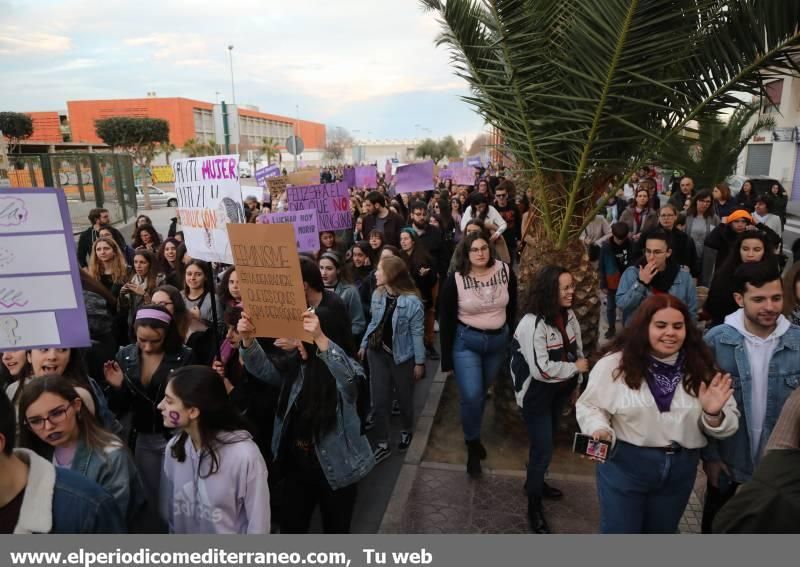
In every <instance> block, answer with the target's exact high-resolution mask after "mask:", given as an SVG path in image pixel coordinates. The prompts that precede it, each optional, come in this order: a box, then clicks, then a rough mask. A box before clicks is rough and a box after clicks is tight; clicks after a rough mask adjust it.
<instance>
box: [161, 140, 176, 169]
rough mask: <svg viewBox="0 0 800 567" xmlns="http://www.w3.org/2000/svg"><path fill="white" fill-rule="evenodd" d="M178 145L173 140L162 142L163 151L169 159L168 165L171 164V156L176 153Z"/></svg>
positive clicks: (167, 159) (165, 157) (166, 158)
mask: <svg viewBox="0 0 800 567" xmlns="http://www.w3.org/2000/svg"><path fill="white" fill-rule="evenodd" d="M177 149H178V148H177V146H176V145H175V144H173V143H171V142H167V143H166V144H161V153H163V154H164V159H165V160H166V161H167V165H169V156H170V154H173V153H175V150H177Z"/></svg>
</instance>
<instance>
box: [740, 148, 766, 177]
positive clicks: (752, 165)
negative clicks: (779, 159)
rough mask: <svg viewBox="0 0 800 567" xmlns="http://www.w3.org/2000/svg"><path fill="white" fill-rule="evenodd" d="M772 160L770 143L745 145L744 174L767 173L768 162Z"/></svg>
mask: <svg viewBox="0 0 800 567" xmlns="http://www.w3.org/2000/svg"><path fill="white" fill-rule="evenodd" d="M771 160H772V144H750V145H748V146H747V163H746V164H745V166H744V174H745V175H748V176H749V175H769V163H770V161H771Z"/></svg>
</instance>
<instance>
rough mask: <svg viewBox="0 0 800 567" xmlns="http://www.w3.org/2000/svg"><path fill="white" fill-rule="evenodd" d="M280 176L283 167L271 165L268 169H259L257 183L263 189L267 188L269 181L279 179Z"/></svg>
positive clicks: (256, 174)
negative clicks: (272, 178)
mask: <svg viewBox="0 0 800 567" xmlns="http://www.w3.org/2000/svg"><path fill="white" fill-rule="evenodd" d="M280 174H281V167H280V166H279V165H269V166H267V167H262V168H261V169H257V170H256V172H255V175H254V177H255V178H256V183H258V184H259V185H260V186H261V187H266V185H267V179H269V178H270V177H278V176H279V175H280Z"/></svg>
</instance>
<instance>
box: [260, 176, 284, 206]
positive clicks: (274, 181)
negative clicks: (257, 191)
mask: <svg viewBox="0 0 800 567" xmlns="http://www.w3.org/2000/svg"><path fill="white" fill-rule="evenodd" d="M286 183H287V178H286V176H285V175H282V176H280V177H270V178H268V179H267V190H266V191H264V201H267V200H269V202H270V203H273V204H275V203H277V202H278V199H279V198H280V196H281V193H283V192H284V191H286ZM267 195H269V199H267Z"/></svg>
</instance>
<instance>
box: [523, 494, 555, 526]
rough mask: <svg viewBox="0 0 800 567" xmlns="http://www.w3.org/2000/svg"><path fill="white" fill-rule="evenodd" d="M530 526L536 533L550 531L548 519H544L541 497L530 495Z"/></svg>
mask: <svg viewBox="0 0 800 567" xmlns="http://www.w3.org/2000/svg"><path fill="white" fill-rule="evenodd" d="M528 526H529V527H530V530H531V533H534V534H549V533H550V526H548V525H547V520H545V519H544V511H543V510H542V500H541V498H534V497H530V496H529V497H528Z"/></svg>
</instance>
